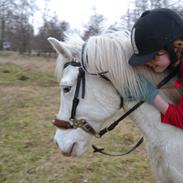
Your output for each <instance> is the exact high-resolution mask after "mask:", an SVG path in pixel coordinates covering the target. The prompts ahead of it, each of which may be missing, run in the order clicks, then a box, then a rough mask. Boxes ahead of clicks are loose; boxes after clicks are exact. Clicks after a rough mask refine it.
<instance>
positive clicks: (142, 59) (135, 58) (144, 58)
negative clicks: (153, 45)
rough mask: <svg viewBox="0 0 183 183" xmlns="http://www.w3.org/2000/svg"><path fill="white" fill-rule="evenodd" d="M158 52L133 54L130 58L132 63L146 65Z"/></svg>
mask: <svg viewBox="0 0 183 183" xmlns="http://www.w3.org/2000/svg"><path fill="white" fill-rule="evenodd" d="M156 54H157V51H155V52H152V53H149V54H145V55H137V54H133V55H132V56H131V58H130V59H129V64H130V65H144V64H146V63H148V62H149V61H150V60H152V59H153V58H154V57H155V56H156Z"/></svg>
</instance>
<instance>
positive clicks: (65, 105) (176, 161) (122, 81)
mask: <svg viewBox="0 0 183 183" xmlns="http://www.w3.org/2000/svg"><path fill="white" fill-rule="evenodd" d="M48 40H49V42H50V43H51V44H52V46H53V47H54V48H55V50H56V51H57V53H58V59H57V66H56V73H57V76H58V79H59V81H60V88H61V106H60V110H59V112H58V115H57V119H58V120H61V121H63V120H64V121H67V122H69V123H72V121H70V116H71V111H72V105H73V104H72V100H73V98H74V95H75V90H76V85H77V80H78V79H77V78H78V74H79V68H80V67H79V66H75V65H71V64H68V65H67V66H65V68H64V65H65V63H68V62H70V61H71V60H75V61H77V62H80V61H81V59H82V61H83V64H84V66H85V67H86V68H87V71H88V72H85V79H86V83H85V96H84V99H82V98H81V97H80V95H81V94H82V89H81V88H82V86H80V93H79V96H78V98H79V99H80V102H79V104H78V106H77V107H76V111H75V112H76V114H75V118H77V119H84V120H86V121H87V122H88V123H89V124H90V126H91V127H92V128H93V129H94V131H95V132H98V131H100V129H101V127H102V126H103V124H104V122H105V121H106V120H107V119H108V118H110V117H111V116H112V115H113V114H114V113H115V112H116V111H117V110H118V109H119V108H120V96H119V94H120V95H121V96H123V98H124V106H123V108H124V111H127V110H128V109H130V108H131V107H132V106H133V105H134V104H135V103H137V102H136V101H132V100H129V95H131V96H135V95H136V94H137V93H138V89H140V87H139V79H138V73H140V74H142V75H144V76H145V77H146V78H147V79H149V80H150V81H151V82H154V83H155V84H157V83H158V82H159V81H160V80H161V79H162V78H163V77H164V76H165V73H164V74H155V73H153V72H151V71H150V70H148V69H147V68H143V67H142V66H141V67H131V66H130V65H129V64H128V59H129V57H130V56H131V54H132V48H131V44H130V38H129V35H128V34H126V33H124V32H120V31H117V32H114V33H106V34H103V35H100V36H93V37H91V38H90V39H89V40H88V41H87V42H86V45H85V47H84V48H82V45H83V44H84V41H83V40H82V39H81V38H80V37H79V36H77V35H69V36H68V37H67V40H66V42H60V41H58V40H56V39H54V38H49V39H48ZM81 52H82V54H81ZM81 57H82V58H81ZM104 71H108V72H107V73H106V74H105V76H106V77H107V78H108V79H109V80H110V81H111V82H109V81H106V80H105V79H103V78H102V77H100V76H99V75H91V74H90V73H100V72H104ZM172 83H173V82H169V84H168V85H166V87H163V89H161V93H162V95H165V96H166V98H167V100H169V101H170V102H171V101H175V100H176V99H177V97H179V96H178V93H177V92H176V91H175V89H174V87H173V84H172ZM117 91H118V92H117ZM118 93H119V94H118ZM130 117H131V119H133V121H134V122H136V123H137V125H138V127H139V128H140V130H141V131H142V133H143V136H144V138H145V143H146V148H147V152H148V155H149V158H150V161H151V166H152V171H153V173H154V175H155V177H156V178H157V181H159V182H161V183H183V160H182V153H183V131H182V130H181V129H178V128H176V127H173V126H170V125H165V124H162V123H161V122H160V113H159V112H158V111H157V110H156V109H155V108H154V107H152V106H151V105H150V104H147V103H144V104H143V105H141V106H140V107H139V108H138V109H137V110H135V111H134V112H133V113H132V114H131V115H130ZM91 138H92V135H91V134H90V133H87V132H85V131H84V130H83V129H81V128H77V129H67V130H66V129H60V128H57V130H56V134H55V141H56V143H57V144H58V146H59V148H60V149H61V150H62V152H63V154H64V155H67V156H79V155H81V154H83V153H84V152H85V151H86V148H87V146H88V145H89V144H90V140H91Z"/></svg>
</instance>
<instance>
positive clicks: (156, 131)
mask: <svg viewBox="0 0 183 183" xmlns="http://www.w3.org/2000/svg"><path fill="white" fill-rule="evenodd" d="M164 93H166V96H164V97H165V98H166V100H167V101H168V100H169V101H170V102H173V101H172V100H176V99H177V98H179V94H178V92H177V91H176V89H171V88H166V89H163V94H164ZM136 103H137V102H126V103H125V106H124V107H125V110H129V109H130V108H132V107H133V106H134V105H135V104H136ZM160 115H161V114H160V112H159V111H158V110H157V109H156V108H155V107H154V106H153V105H151V104H148V103H144V104H142V105H141V106H140V107H139V108H138V109H136V110H135V111H134V112H133V113H132V114H131V115H130V117H131V118H132V120H133V121H135V122H136V124H137V126H138V127H139V128H140V129H141V131H142V133H143V134H144V136H145V137H146V138H147V139H149V141H154V140H158V138H161V137H162V136H164V135H165V136H166V137H168V134H170V133H171V132H172V130H176V128H172V127H171V126H170V125H165V124H163V123H161V116H160Z"/></svg>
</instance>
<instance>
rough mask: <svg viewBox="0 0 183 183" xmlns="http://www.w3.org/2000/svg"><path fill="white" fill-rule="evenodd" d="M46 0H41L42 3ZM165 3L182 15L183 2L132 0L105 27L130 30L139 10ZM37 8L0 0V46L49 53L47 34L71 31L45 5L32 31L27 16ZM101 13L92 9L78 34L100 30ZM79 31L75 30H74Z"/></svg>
mask: <svg viewBox="0 0 183 183" xmlns="http://www.w3.org/2000/svg"><path fill="white" fill-rule="evenodd" d="M47 3H48V0H45V6H46V5H47ZM160 7H168V8H171V9H174V10H175V11H177V12H178V13H179V14H180V15H183V2H181V1H178V0H176V1H174V2H173V3H172V2H171V1H169V0H132V1H131V3H129V8H128V10H127V12H126V15H124V16H121V18H120V20H119V22H118V23H114V24H113V25H108V27H111V28H116V27H121V28H124V29H128V30H130V29H131V28H132V26H133V24H134V22H135V21H136V20H137V18H138V17H139V16H140V14H141V13H142V12H143V11H145V10H147V9H153V8H160ZM36 11H38V8H37V7H36V4H35V1H34V0H23V1H22V0H0V50H3V49H5V50H12V51H18V52H19V53H21V54H23V53H30V54H31V53H32V52H33V53H34V54H35V53H36V54H37V55H38V56H39V55H41V54H45V53H46V54H49V53H51V52H53V50H52V48H51V46H50V45H49V43H48V41H47V38H48V37H50V36H52V37H55V38H57V39H59V40H64V33H65V32H68V31H71V30H70V24H69V23H68V22H65V21H61V20H59V19H58V17H57V16H54V17H51V16H50V15H49V11H50V10H49V9H48V7H47V8H45V11H44V14H43V25H41V26H40V28H39V30H38V33H37V34H36V35H35V33H34V27H33V25H32V24H31V23H30V19H31V17H33V15H34V13H35V12H36ZM104 23H105V17H104V16H103V15H101V14H97V13H96V11H95V9H94V10H93V15H91V17H90V18H89V20H88V23H87V24H86V25H84V32H82V35H81V36H82V37H83V39H84V40H87V39H88V38H89V37H90V36H91V35H96V34H100V33H101V31H102V30H103V27H104ZM75 31H78V32H80V31H79V30H75Z"/></svg>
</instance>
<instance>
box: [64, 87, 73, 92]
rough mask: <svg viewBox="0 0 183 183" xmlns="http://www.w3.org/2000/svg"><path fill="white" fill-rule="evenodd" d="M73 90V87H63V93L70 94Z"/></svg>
mask: <svg viewBox="0 0 183 183" xmlns="http://www.w3.org/2000/svg"><path fill="white" fill-rule="evenodd" d="M71 88H72V87H71V86H65V87H63V92H64V93H68V92H70V91H71Z"/></svg>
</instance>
